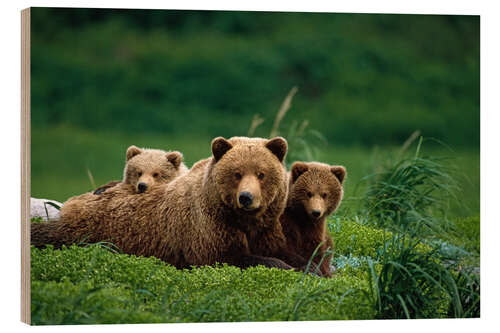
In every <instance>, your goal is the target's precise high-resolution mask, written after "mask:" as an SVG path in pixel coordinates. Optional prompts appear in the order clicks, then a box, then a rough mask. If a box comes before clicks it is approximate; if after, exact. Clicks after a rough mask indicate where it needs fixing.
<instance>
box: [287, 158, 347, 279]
mask: <svg viewBox="0 0 500 333" xmlns="http://www.w3.org/2000/svg"><path fill="white" fill-rule="evenodd" d="M345 176H346V170H345V168H344V167H343V166H338V165H332V166H330V165H327V164H323V163H317V162H310V163H304V162H295V163H294V164H293V165H292V168H291V170H290V175H289V191H288V198H287V204H286V208H285V212H284V213H283V215H281V217H280V222H281V225H282V228H283V233H284V234H285V237H286V239H287V248H288V250H289V251H293V252H296V253H297V254H299V255H300V256H302V257H304V258H311V256H312V255H313V253H314V251H315V250H316V248H317V247H318V245H320V244H321V246H320V247H319V248H318V250H317V252H316V255H315V256H314V257H313V259H312V262H314V263H316V264H317V265H319V269H320V271H321V274H322V275H323V276H327V277H331V276H332V272H331V269H330V260H331V252H329V253H327V250H330V251H331V250H333V241H332V238H331V236H330V235H329V233H328V230H327V227H326V218H327V217H328V215H330V214H331V213H333V212H334V211H335V210H336V209H337V207H338V206H339V204H340V202H341V201H342V196H343V192H344V191H343V188H342V183H343V181H344V178H345ZM320 263H321V264H320Z"/></svg>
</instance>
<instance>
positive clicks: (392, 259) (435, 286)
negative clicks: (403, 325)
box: [368, 234, 479, 319]
mask: <svg viewBox="0 0 500 333" xmlns="http://www.w3.org/2000/svg"><path fill="white" fill-rule="evenodd" d="M418 244H419V241H418V240H416V239H414V238H410V237H408V236H407V235H404V234H396V235H393V237H392V238H391V239H390V241H389V242H388V243H387V244H386V246H385V247H384V252H383V254H382V256H381V257H380V261H379V262H378V263H377V265H378V266H377V269H375V265H374V263H373V261H371V260H369V263H368V271H369V276H370V280H371V282H372V286H373V289H372V295H373V297H374V298H375V303H376V309H377V315H376V317H377V318H385V319H387V318H408V319H410V318H438V317H446V316H447V315H449V316H451V317H463V316H465V315H466V314H469V313H471V312H473V311H469V312H465V311H464V302H463V298H464V294H463V292H461V290H459V287H458V286H457V281H458V280H457V279H456V278H455V277H454V274H453V273H454V272H453V271H452V270H450V269H448V268H446V267H445V266H443V265H442V264H441V263H440V261H439V260H438V259H437V255H436V252H435V251H431V252H426V253H423V252H421V251H418V250H417V245H418ZM478 295H479V294H478ZM478 297H479V296H478ZM477 300H478V299H477Z"/></svg>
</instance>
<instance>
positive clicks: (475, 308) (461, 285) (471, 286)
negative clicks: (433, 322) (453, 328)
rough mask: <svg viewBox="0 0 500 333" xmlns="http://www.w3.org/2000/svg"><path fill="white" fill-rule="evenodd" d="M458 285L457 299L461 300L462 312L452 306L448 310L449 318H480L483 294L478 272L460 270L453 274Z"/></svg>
mask: <svg viewBox="0 0 500 333" xmlns="http://www.w3.org/2000/svg"><path fill="white" fill-rule="evenodd" d="M453 279H454V282H455V284H456V291H455V292H456V293H457V297H458V298H459V300H460V304H461V310H462V311H458V310H459V308H457V307H455V306H452V305H453V304H450V307H449V308H448V316H449V317H456V318H458V317H460V318H479V317H480V315H481V297H480V295H481V293H480V281H479V275H478V274H477V273H476V272H473V271H470V270H466V269H460V270H459V271H458V272H457V273H455V274H453Z"/></svg>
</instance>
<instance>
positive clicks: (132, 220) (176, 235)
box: [31, 137, 306, 269]
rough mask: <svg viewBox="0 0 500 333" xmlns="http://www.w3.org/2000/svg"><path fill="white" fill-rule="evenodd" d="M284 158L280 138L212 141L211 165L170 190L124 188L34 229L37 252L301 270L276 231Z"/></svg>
mask: <svg viewBox="0 0 500 333" xmlns="http://www.w3.org/2000/svg"><path fill="white" fill-rule="evenodd" d="M286 150H287V145H286V141H285V140H284V139H282V138H275V139H272V140H267V139H259V138H253V139H250V138H244V137H235V138H231V139H229V140H226V139H223V138H217V139H214V140H213V142H212V153H213V156H212V158H209V159H206V160H202V161H200V162H198V163H196V164H195V165H194V166H193V167H192V168H191V170H189V171H188V172H187V173H186V174H184V175H181V176H180V177H178V178H176V179H174V180H173V181H172V182H171V183H169V184H166V185H161V186H157V187H154V188H152V189H151V191H149V193H145V194H144V195H131V194H130V187H131V185H130V184H125V183H123V184H120V185H117V186H115V187H113V188H111V189H109V190H107V191H105V192H104V193H102V194H101V195H88V196H87V198H86V200H84V201H81V202H80V204H79V205H78V207H76V206H73V207H72V208H71V211H70V212H68V214H65V215H64V216H61V220H60V221H59V222H55V223H54V225H53V226H51V227H45V226H44V225H43V224H33V225H32V231H31V236H32V238H31V241H32V244H34V245H36V246H42V245H44V244H46V243H50V244H54V245H55V246H60V245H61V244H70V243H73V242H78V241H80V240H82V239H86V241H87V242H97V241H110V242H113V243H114V244H116V245H117V246H118V247H119V248H120V249H122V251H124V252H125V253H129V254H135V255H143V256H156V257H158V258H160V259H162V260H164V261H166V262H168V263H170V264H172V265H174V266H176V267H178V268H185V267H189V266H191V265H194V266H199V265H213V264H215V263H216V262H221V263H222V262H224V263H228V264H232V265H236V266H239V267H248V266H254V265H258V264H263V265H266V266H268V267H279V268H286V269H290V268H292V267H291V266H296V267H302V266H303V265H305V263H306V261H305V259H303V258H301V257H299V256H296V255H294V254H290V253H289V252H288V251H287V250H286V240H285V237H284V235H283V233H282V229H281V224H280V223H279V216H280V215H281V214H282V213H283V210H284V208H285V203H286V193H287V180H286V172H285V168H284V165H283V159H284V157H285V154H286ZM237 174H239V176H237ZM262 174H263V176H262ZM242 192H249V193H251V194H252V195H253V202H252V203H251V204H250V205H247V206H242V204H241V202H240V199H239V198H240V195H241V193H242ZM278 258H280V259H283V260H285V261H286V262H288V264H287V263H285V262H284V261H282V260H280V259H278Z"/></svg>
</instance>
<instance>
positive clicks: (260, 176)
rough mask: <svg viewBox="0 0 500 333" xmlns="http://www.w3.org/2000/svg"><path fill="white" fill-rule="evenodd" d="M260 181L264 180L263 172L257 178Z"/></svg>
mask: <svg viewBox="0 0 500 333" xmlns="http://www.w3.org/2000/svg"><path fill="white" fill-rule="evenodd" d="M257 177H258V178H259V179H260V180H262V179H264V174H263V173H262V172H261V173H259V175H258V176H257Z"/></svg>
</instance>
